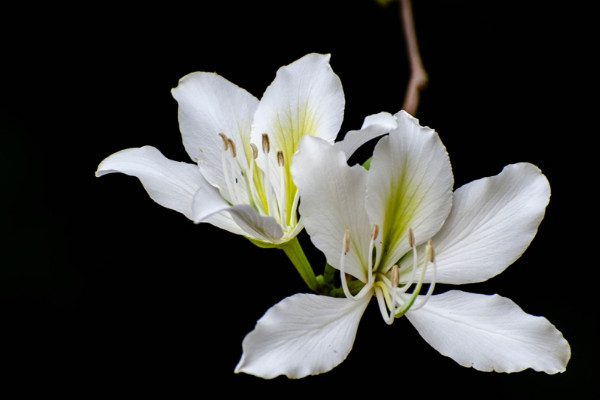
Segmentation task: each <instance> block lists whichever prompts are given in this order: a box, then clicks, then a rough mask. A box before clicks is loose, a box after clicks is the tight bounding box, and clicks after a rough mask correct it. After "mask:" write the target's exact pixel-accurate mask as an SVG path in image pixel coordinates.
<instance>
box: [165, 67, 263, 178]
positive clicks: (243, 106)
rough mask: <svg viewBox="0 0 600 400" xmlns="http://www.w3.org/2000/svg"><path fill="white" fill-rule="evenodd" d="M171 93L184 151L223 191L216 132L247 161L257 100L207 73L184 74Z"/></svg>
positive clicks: (219, 140)
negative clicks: (177, 112)
mask: <svg viewBox="0 0 600 400" xmlns="http://www.w3.org/2000/svg"><path fill="white" fill-rule="evenodd" d="M172 94H173V97H174V98H175V100H177V102H178V103H179V129H180V130H181V134H182V136H183V144H184V146H185V149H186V151H187V152H188V154H189V156H190V157H191V158H192V160H194V161H196V162H198V165H199V166H200V168H201V171H202V174H203V175H204V176H205V177H206V179H207V180H208V181H209V182H210V183H211V184H212V185H215V186H218V187H219V188H220V189H222V190H226V185H225V184H224V180H223V171H222V167H221V165H222V163H221V153H222V151H223V140H222V139H221V137H220V136H219V133H224V134H225V135H227V136H228V137H229V138H231V139H232V140H233V141H234V143H235V145H236V150H237V154H238V157H241V158H242V159H243V160H242V161H241V163H242V164H243V163H247V160H250V159H251V148H250V129H251V126H252V118H253V116H254V112H255V111H256V107H257V105H258V99H256V98H255V97H254V96H252V95H251V94H250V93H248V92H247V91H245V90H244V89H242V88H240V87H239V86H236V85H235V84H233V83H231V82H229V81H228V80H227V79H225V78H223V77H221V76H219V75H217V74H214V73H208V72H195V73H192V74H189V75H186V76H184V77H183V78H182V79H181V80H180V81H179V85H178V86H177V87H176V88H175V89H173V91H172ZM242 149H243V150H242Z"/></svg>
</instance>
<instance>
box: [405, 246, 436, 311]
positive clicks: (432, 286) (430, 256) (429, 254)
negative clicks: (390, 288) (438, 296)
mask: <svg viewBox="0 0 600 400" xmlns="http://www.w3.org/2000/svg"><path fill="white" fill-rule="evenodd" d="M425 251H426V252H427V259H428V261H429V262H430V263H432V264H433V271H432V277H431V283H429V288H428V289H427V293H425V297H424V298H423V301H421V303H419V304H418V305H416V306H414V307H411V310H413V311H414V310H418V309H419V308H421V307H423V306H424V305H425V303H427V301H428V300H429V298H430V297H431V295H432V294H433V289H435V281H436V280H437V263H436V262H435V251H434V250H433V243H432V241H431V240H429V241H428V242H427V248H426V250H425Z"/></svg>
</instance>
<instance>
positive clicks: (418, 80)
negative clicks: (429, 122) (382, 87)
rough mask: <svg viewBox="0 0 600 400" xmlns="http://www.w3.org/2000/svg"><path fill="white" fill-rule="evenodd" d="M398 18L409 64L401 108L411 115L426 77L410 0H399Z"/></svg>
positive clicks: (415, 109)
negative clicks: (400, 22)
mask: <svg viewBox="0 0 600 400" xmlns="http://www.w3.org/2000/svg"><path fill="white" fill-rule="evenodd" d="M400 20H401V21H402V28H403V31H402V32H403V34H404V40H405V43H406V52H407V53H408V62H409V66H410V79H409V81H408V86H407V88H406V94H405V97H404V104H403V105H402V109H403V110H405V111H406V112H407V113H409V114H411V115H415V114H416V112H417V107H418V106H419V97H420V96H419V94H420V92H421V90H423V88H424V87H425V86H426V85H427V81H428V77H427V72H426V71H425V68H424V67H423V62H422V60H421V53H420V52H419V45H418V44H417V34H416V31H415V22H414V17H413V10H412V5H411V0H400Z"/></svg>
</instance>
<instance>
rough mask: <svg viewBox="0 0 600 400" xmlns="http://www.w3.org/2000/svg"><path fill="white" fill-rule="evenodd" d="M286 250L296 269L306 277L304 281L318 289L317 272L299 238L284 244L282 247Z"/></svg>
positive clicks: (311, 287)
mask: <svg viewBox="0 0 600 400" xmlns="http://www.w3.org/2000/svg"><path fill="white" fill-rule="evenodd" d="M281 249H282V250H283V251H284V253H285V255H286V256H288V258H289V259H290V261H291V262H292V264H294V267H296V270H297V271H298V273H299V274H300V276H301V277H302V279H304V282H306V284H307V285H308V287H309V288H310V289H311V290H313V291H316V290H317V287H318V283H317V278H316V277H315V272H314V271H313V269H312V267H311V266H310V263H309V262H308V259H307V258H306V255H305V254H304V251H303V250H302V246H300V242H299V241H298V238H294V239H292V240H290V241H289V242H287V243H286V244H285V245H284V246H282V247H281Z"/></svg>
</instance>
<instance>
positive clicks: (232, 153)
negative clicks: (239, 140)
mask: <svg viewBox="0 0 600 400" xmlns="http://www.w3.org/2000/svg"><path fill="white" fill-rule="evenodd" d="M227 143H228V144H229V148H230V149H231V155H232V156H233V158H235V156H236V155H237V153H236V151H235V143H233V140H231V139H229V138H227ZM225 150H227V149H225Z"/></svg>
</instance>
